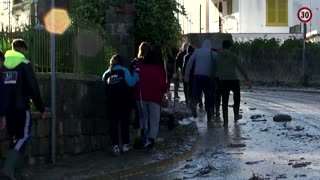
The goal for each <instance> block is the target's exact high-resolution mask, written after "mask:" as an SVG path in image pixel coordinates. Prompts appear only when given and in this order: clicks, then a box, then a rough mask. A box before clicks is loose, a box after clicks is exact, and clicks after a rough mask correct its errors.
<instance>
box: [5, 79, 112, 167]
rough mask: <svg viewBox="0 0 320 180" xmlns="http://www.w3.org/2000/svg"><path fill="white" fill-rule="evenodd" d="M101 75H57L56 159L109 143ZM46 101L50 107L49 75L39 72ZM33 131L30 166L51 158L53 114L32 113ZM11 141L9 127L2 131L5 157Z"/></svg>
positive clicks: (103, 148) (28, 158) (100, 147)
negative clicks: (8, 133)
mask: <svg viewBox="0 0 320 180" xmlns="http://www.w3.org/2000/svg"><path fill="white" fill-rule="evenodd" d="M100 78H101V77H99V76H80V75H73V74H59V73H58V74H57V87H56V89H57V91H56V96H57V98H56V103H57V104H56V106H57V108H56V109H57V111H56V114H57V122H56V134H57V138H56V147H57V149H56V153H57V159H58V160H59V159H61V158H64V157H68V156H70V155H75V154H80V153H86V152H92V151H97V150H106V149H107V148H108V147H109V145H110V142H109V134H108V123H107V122H108V121H107V120H106V118H105V103H104V95H103V91H102V86H101V80H100ZM38 79H39V84H40V88H41V93H42V96H43V97H44V103H45V105H46V107H50V75H49V74H38ZM32 119H33V120H32V123H33V126H32V131H31V137H30V141H29V143H28V145H27V149H26V158H25V160H26V162H27V164H29V165H35V164H43V163H46V162H48V160H49V159H50V114H49V116H48V118H47V119H46V120H42V119H40V118H39V114H37V113H32ZM8 145H9V142H8V140H7V133H6V130H0V147H1V149H0V152H1V158H2V159H4V157H5V155H6V152H7V149H8Z"/></svg>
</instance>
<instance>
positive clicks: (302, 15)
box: [297, 7, 312, 23]
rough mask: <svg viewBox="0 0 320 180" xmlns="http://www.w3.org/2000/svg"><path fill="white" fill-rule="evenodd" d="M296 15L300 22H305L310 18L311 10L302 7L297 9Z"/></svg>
mask: <svg viewBox="0 0 320 180" xmlns="http://www.w3.org/2000/svg"><path fill="white" fill-rule="evenodd" d="M297 16H298V19H299V20H300V21H301V22H302V23H307V22H309V21H310V20H311V19H312V11H311V9H310V8H308V7H302V8H300V9H299V10H298V14H297Z"/></svg>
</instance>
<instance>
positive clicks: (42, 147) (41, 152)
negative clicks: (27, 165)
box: [30, 138, 50, 156]
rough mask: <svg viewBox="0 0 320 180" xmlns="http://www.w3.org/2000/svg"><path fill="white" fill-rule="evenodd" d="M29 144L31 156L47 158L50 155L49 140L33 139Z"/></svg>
mask: <svg viewBox="0 0 320 180" xmlns="http://www.w3.org/2000/svg"><path fill="white" fill-rule="evenodd" d="M30 143H31V155H32V156H48V155H49V154H50V141H49V138H33V139H31V140H30Z"/></svg>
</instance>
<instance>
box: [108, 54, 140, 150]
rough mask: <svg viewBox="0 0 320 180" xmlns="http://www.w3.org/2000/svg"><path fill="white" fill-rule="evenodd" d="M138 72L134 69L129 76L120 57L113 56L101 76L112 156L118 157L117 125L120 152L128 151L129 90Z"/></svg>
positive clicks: (134, 82)
mask: <svg viewBox="0 0 320 180" xmlns="http://www.w3.org/2000/svg"><path fill="white" fill-rule="evenodd" d="M139 72H140V70H139V69H138V68H137V67H135V68H134V72H133V74H132V75H131V73H130V71H129V70H128V69H127V68H126V67H123V60H122V57H121V56H120V55H114V56H113V57H112V58H111V60H110V67H109V69H108V70H107V71H106V72H105V73H104V74H103V76H102V84H103V87H104V91H105V94H106V105H107V115H108V120H109V122H110V126H109V127H110V136H111V143H112V154H113V155H115V156H117V155H120V147H119V138H118V135H119V128H118V126H119V124H120V125H121V126H120V130H121V140H122V145H123V146H122V152H124V153H125V152H128V151H129V150H130V145H129V142H130V138H129V127H130V110H131V104H130V99H131V88H130V87H133V86H134V85H135V84H136V83H137V81H138V78H139Z"/></svg>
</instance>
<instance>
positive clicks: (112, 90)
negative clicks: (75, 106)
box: [102, 42, 169, 155]
mask: <svg viewBox="0 0 320 180" xmlns="http://www.w3.org/2000/svg"><path fill="white" fill-rule="evenodd" d="M102 82H103V86H104V91H105V94H106V104H107V115H108V119H109V120H110V133H111V141H112V142H111V143H112V153H113V154H114V155H119V154H120V152H121V148H120V142H119V138H118V135H119V134H121V140H122V152H128V151H129V150H130V145H129V142H130V139H129V126H130V114H131V113H130V111H132V110H135V112H136V113H135V115H136V116H135V119H136V123H137V124H138V128H139V129H140V130H141V137H142V138H141V139H142V141H141V144H142V146H143V147H144V148H153V146H154V143H155V139H156V137H157V134H158V130H159V123H160V111H161V105H162V99H163V96H164V94H165V93H166V92H167V91H168V89H169V83H168V80H167V73H166V68H165V64H164V59H163V56H162V49H161V47H160V46H157V45H155V46H152V47H151V46H150V45H149V44H148V43H146V42H143V43H141V45H140V46H139V52H138V56H137V58H135V59H134V60H133V61H132V63H131V65H130V68H129V69H127V68H126V67H124V61H123V60H122V57H121V56H120V55H114V56H113V57H112V59H111V61H110V67H109V69H108V70H107V71H106V72H105V73H104V74H103V76H102ZM119 123H120V124H121V125H120V126H121V128H120V131H121V132H120V133H119V129H118V126H119Z"/></svg>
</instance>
